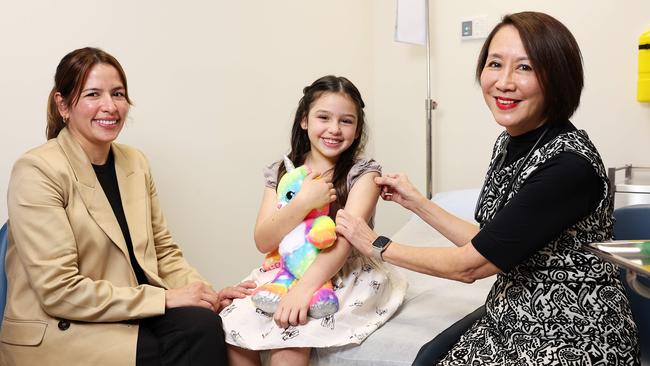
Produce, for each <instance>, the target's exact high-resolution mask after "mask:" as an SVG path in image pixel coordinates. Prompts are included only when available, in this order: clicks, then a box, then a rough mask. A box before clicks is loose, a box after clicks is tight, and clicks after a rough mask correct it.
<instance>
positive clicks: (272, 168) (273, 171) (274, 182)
mask: <svg viewBox="0 0 650 366" xmlns="http://www.w3.org/2000/svg"><path fill="white" fill-rule="evenodd" d="M278 169H280V162H279V161H276V162H275V163H273V164H271V165H269V166H267V167H265V168H264V186H266V187H269V188H273V189H276V187H277V186H278Z"/></svg>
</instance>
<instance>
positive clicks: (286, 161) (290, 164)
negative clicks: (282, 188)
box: [283, 155, 296, 172]
mask: <svg viewBox="0 0 650 366" xmlns="http://www.w3.org/2000/svg"><path fill="white" fill-rule="evenodd" d="M283 160H284V167H285V168H286V169H287V172H290V171H292V170H294V169H296V167H295V166H293V162H291V159H289V157H288V156H286V155H285V156H284V159H283Z"/></svg>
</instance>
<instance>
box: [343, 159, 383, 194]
mask: <svg viewBox="0 0 650 366" xmlns="http://www.w3.org/2000/svg"><path fill="white" fill-rule="evenodd" d="M370 172H377V173H379V174H380V175H381V165H379V163H378V162H377V161H375V159H364V158H362V159H359V160H357V162H356V163H354V165H353V166H352V168H350V172H349V173H348V182H347V184H348V190H350V189H352V186H353V185H354V183H356V182H357V180H358V179H359V178H361V176H362V175H364V174H366V173H370Z"/></svg>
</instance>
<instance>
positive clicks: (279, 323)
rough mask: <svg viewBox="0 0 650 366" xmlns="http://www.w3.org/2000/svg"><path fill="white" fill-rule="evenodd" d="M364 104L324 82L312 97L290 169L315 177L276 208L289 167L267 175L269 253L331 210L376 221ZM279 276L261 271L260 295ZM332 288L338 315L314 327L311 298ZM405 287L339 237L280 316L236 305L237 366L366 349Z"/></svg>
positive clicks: (335, 82)
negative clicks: (264, 358) (327, 350)
mask: <svg viewBox="0 0 650 366" xmlns="http://www.w3.org/2000/svg"><path fill="white" fill-rule="evenodd" d="M363 108H364V102H363V100H362V99H361V95H360V93H359V90H357V88H356V87H355V86H354V84H352V83H351V82H350V81H349V80H347V79H346V78H344V77H336V76H331V75H330V76H325V77H322V78H320V79H318V80H316V81H315V82H314V83H313V84H311V85H310V86H308V87H306V88H304V89H303V97H302V98H301V99H300V102H299V104H298V108H297V110H296V115H295V119H294V123H293V128H292V131H291V152H290V153H289V156H288V157H289V159H290V160H291V161H292V162H293V163H294V165H295V166H296V167H298V166H300V165H306V166H308V167H309V168H310V170H311V173H310V174H309V175H308V176H307V177H306V178H305V180H304V182H303V184H302V187H301V189H300V191H299V192H298V193H297V194H296V196H295V197H294V198H293V199H292V200H291V201H290V203H289V204H287V205H286V206H284V207H283V208H281V209H279V208H277V203H278V201H277V198H276V189H277V182H278V181H279V180H280V178H281V177H282V176H283V175H284V174H285V173H286V171H287V167H285V164H284V162H283V161H282V160H281V159H280V160H279V161H277V162H275V163H273V164H271V165H270V166H269V167H267V169H266V171H265V173H264V176H265V178H266V188H265V190H264V196H263V198H262V204H261V207H260V211H259V214H258V217H257V222H256V224H255V243H256V245H257V248H258V249H259V250H260V252H262V253H269V252H272V251H274V250H275V249H277V248H278V245H279V243H280V241H281V240H282V238H283V237H284V236H285V235H286V234H287V233H289V232H290V231H291V230H292V229H293V228H295V227H296V226H297V225H298V224H299V223H300V222H301V221H302V220H303V219H304V217H305V216H306V215H307V214H308V213H309V212H310V211H311V210H313V209H315V208H320V207H322V206H324V205H326V204H328V203H329V204H330V211H329V214H330V216H331V217H334V216H335V215H336V211H337V210H338V209H340V208H345V209H346V211H354V212H356V213H357V214H358V215H360V216H362V217H364V218H365V219H366V220H367V221H368V222H369V223H370V224H372V221H373V215H374V211H375V205H376V203H377V198H378V195H379V189H378V187H377V185H375V183H374V181H373V179H374V178H375V177H378V176H379V175H380V172H381V167H380V166H379V164H377V162H375V161H374V160H371V159H370V160H368V159H362V158H360V157H359V154H360V153H361V151H362V150H363V147H364V143H365V121H364V116H365V115H364V111H363ZM278 271H280V269H274V270H269V271H264V270H263V269H262V268H257V269H255V270H253V272H252V274H251V275H250V277H249V279H252V280H254V281H255V282H256V283H257V284H258V285H263V284H265V283H268V282H270V281H272V280H273V279H274V278H275V276H276V274H277V273H278ZM330 279H332V283H333V287H334V289H335V293H336V296H337V297H338V300H339V309H338V311H337V312H336V313H334V314H333V315H330V316H327V317H324V318H322V319H313V318H308V316H307V315H308V310H309V302H310V300H311V298H312V295H313V294H314V292H315V291H316V290H318V289H319V288H320V287H321V286H322V285H323V284H324V283H325V282H326V281H328V280H330ZM406 287H407V285H406V281H405V280H404V278H403V277H402V276H400V275H399V274H398V273H397V272H394V271H392V270H390V269H389V268H387V267H385V266H383V265H382V263H380V262H378V261H377V260H375V259H370V258H366V257H364V256H362V255H359V253H358V252H357V251H356V250H354V249H352V248H351V246H350V244H349V243H348V242H347V241H346V240H345V239H344V238H343V237H339V238H338V239H337V240H336V243H335V244H334V246H333V247H331V248H329V249H326V250H323V251H322V252H321V253H320V254H319V255H318V257H316V259H315V261H314V262H313V263H312V264H311V266H310V267H309V269H307V271H306V272H305V273H304V275H303V277H302V278H300V280H299V281H298V282H297V284H296V285H294V286H293V287H291V289H290V290H289V292H287V293H286V294H285V295H284V296H283V297H282V299H281V300H280V303H279V305H278V307H277V310H276V311H275V313H274V314H273V315H272V316H270V315H269V314H267V313H265V312H263V311H259V310H258V309H257V308H256V306H255V305H254V304H253V303H252V301H251V298H250V297H247V298H244V299H239V300H235V301H234V302H233V303H232V304H231V305H230V306H228V307H227V308H225V309H224V310H223V311H222V312H221V316H222V318H223V324H224V330H225V334H226V340H227V342H228V344H229V358H230V363H231V365H259V364H260V357H259V352H258V351H260V350H270V356H269V361H270V364H271V365H307V364H308V361H309V354H310V350H311V348H312V347H318V348H320V347H334V346H343V345H346V344H359V343H361V342H362V341H363V340H364V339H365V338H366V337H367V336H368V335H370V334H371V333H372V332H373V331H375V330H376V329H377V328H378V327H379V326H381V325H382V324H383V323H384V322H385V321H386V320H388V318H390V316H391V315H392V314H393V313H394V312H395V311H396V310H397V308H398V307H399V306H400V304H401V303H402V300H403V299H404V295H405V292H406Z"/></svg>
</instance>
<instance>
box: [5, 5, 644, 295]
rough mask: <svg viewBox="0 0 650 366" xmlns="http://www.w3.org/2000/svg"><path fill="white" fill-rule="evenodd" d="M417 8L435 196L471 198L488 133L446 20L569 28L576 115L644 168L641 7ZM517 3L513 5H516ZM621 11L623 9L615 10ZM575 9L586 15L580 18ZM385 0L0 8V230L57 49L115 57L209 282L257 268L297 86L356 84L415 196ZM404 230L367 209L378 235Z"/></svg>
mask: <svg viewBox="0 0 650 366" xmlns="http://www.w3.org/2000/svg"><path fill="white" fill-rule="evenodd" d="M455 3H456V2H452V1H447V0H431V25H432V40H431V44H432V72H433V75H432V81H433V84H432V85H433V92H432V95H433V98H434V99H435V100H437V101H438V102H439V109H438V110H437V111H436V112H435V115H434V134H435V136H434V141H435V145H434V164H435V167H434V172H435V174H436V181H435V183H434V189H436V190H451V189H460V188H468V187H477V186H478V185H479V184H480V183H481V181H482V178H483V174H484V171H485V167H486V164H487V161H488V159H489V153H490V151H491V147H492V143H493V140H494V137H495V136H496V135H497V134H498V133H499V131H500V129H499V128H498V126H496V125H495V124H494V123H493V122H492V119H491V117H490V115H489V112H488V110H487V108H486V107H485V106H484V104H483V101H482V97H481V95H480V92H479V89H478V86H477V85H475V83H474V81H473V69H474V62H475V59H476V55H477V53H478V50H479V48H480V46H481V41H469V42H461V41H460V39H459V38H460V37H459V35H458V33H459V28H460V25H459V23H460V18H461V17H464V16H472V15H480V14H485V15H487V16H488V17H489V19H491V21H493V22H496V20H497V19H498V17H499V16H500V15H501V14H503V13H507V12H513V11H518V10H523V9H524V7H525V8H526V9H533V10H542V11H547V12H549V13H550V14H552V15H554V16H556V17H558V18H559V19H560V20H562V21H563V22H565V24H566V25H567V26H568V27H569V28H570V29H571V30H572V31H573V32H574V34H575V35H576V38H577V39H578V42H579V43H580V45H581V47H582V50H583V54H584V58H585V67H586V88H585V92H584V96H583V100H582V105H581V107H580V110H579V111H578V113H577V114H576V116H575V118H574V121H575V123H576V124H577V125H578V126H579V127H581V128H585V129H587V130H588V132H589V134H590V136H591V137H592V138H593V140H594V141H595V143H596V145H597V146H598V147H599V149H600V150H601V152H602V154H603V156H604V160H605V162H606V164H607V165H613V164H617V165H618V164H623V163H626V162H634V163H646V164H649V165H650V143H649V142H650V141H649V140H650V138H649V136H650V107H649V106H648V105H641V104H639V103H637V102H636V101H635V100H634V93H635V82H636V79H635V75H636V45H637V38H638V35H639V34H640V33H641V32H642V30H643V29H645V28H647V27H650V18H647V16H646V17H645V18H644V15H643V14H650V3H649V2H647V1H645V0H628V1H625V2H617V1H613V0H612V1H607V0H597V1H592V2H591V4H592V5H590V9H589V11H585V9H583V8H581V7H580V6H579V5H580V4H584V2H579V1H574V2H568V1H557V0H547V1H525V2H522V1H515V0H505V1H493V0H489V1H471V2H464V3H460V4H461V5H456V4H455ZM522 4H524V5H522ZM623 4H624V5H625V6H623ZM587 13H588V14H589V16H587V15H586V14H587ZM394 18H395V1H394V0H391V1H389V0H379V1H378V0H357V1H349V0H329V1H327V2H323V1H313V0H308V1H305V0H286V1H273V2H270V1H261V0H257V1H196V2H184V3H181V2H172V1H153V0H142V1H126V0H115V1H111V2H94V1H79V0H71V1H65V2H55V1H51V0H47V1H46V0H42V1H25V2H11V3H6V4H3V5H2V6H1V7H0V34H2V44H3V50H2V54H3V57H2V58H0V69H1V70H3V71H2V72H1V73H0V86H1V87H0V101H1V102H0V103H1V106H2V107H3V108H2V111H3V112H4V115H3V120H4V124H5V125H4V126H5V128H4V129H3V131H4V139H3V142H2V144H0V153H1V154H2V156H3V158H2V159H0V220H5V219H6V217H7V216H6V209H5V207H6V200H5V192H6V185H7V181H8V176H9V172H10V169H11V165H12V164H13V161H15V159H16V158H17V157H18V156H19V154H21V153H22V152H23V151H25V150H27V149H28V148H30V147H32V146H35V145H37V144H40V143H42V142H43V141H44V126H45V119H44V115H45V98H46V96H47V93H48V92H49V89H50V88H51V85H52V81H51V80H52V77H53V74H54V69H55V67H56V64H57V62H58V61H59V60H60V58H61V57H62V56H63V55H64V54H65V53H66V52H67V51H69V50H72V49H74V48H77V47H82V46H85V45H92V46H99V47H102V48H104V49H105V50H107V51H109V52H111V53H112V54H114V55H115V56H116V57H117V58H118V59H119V60H120V61H121V63H122V65H123V66H124V68H125V70H126V72H127V75H128V77H129V88H130V93H131V96H132V97H133V99H134V101H135V107H134V108H133V109H132V112H131V115H130V118H129V119H130V121H129V123H128V125H127V127H126V128H125V130H124V131H123V133H122V136H121V137H120V141H121V142H124V143H128V144H131V145H134V146H137V147H138V148H140V149H141V150H142V151H144V152H145V154H146V155H147V156H148V157H149V159H150V160H151V163H152V166H153V173H154V176H155V178H156V180H157V183H158V187H159V190H160V194H161V197H162V203H163V207H164V209H165V212H166V215H167V217H168V220H169V222H170V226H171V228H172V231H173V234H174V236H175V237H176V239H177V240H178V241H179V242H180V243H181V245H182V247H183V248H184V250H185V252H186V254H187V256H188V257H189V259H190V261H191V262H192V263H193V264H195V265H196V266H197V267H198V268H199V269H200V270H201V272H203V273H204V274H205V275H206V276H207V277H208V278H210V279H211V280H212V281H213V282H214V283H215V285H217V286H222V285H225V284H228V283H232V282H235V281H237V280H238V279H239V278H241V277H242V276H244V275H245V274H246V273H247V272H248V271H249V270H250V269H251V268H252V267H253V266H254V265H256V264H257V263H259V260H260V259H261V256H260V255H259V254H258V253H257V252H256V251H255V249H254V245H253V242H252V227H253V223H254V220H255V215H256V213H257V208H258V204H259V199H260V197H261V192H262V177H261V171H262V167H263V166H264V165H265V164H267V163H269V162H270V161H272V160H274V159H277V158H278V157H279V156H280V155H281V154H282V153H283V152H284V151H286V150H287V149H288V139H289V128H290V120H291V118H292V113H293V111H294V109H295V107H296V103H297V101H298V98H299V97H300V95H301V88H302V87H303V86H305V85H307V84H308V83H310V82H311V81H313V80H314V79H315V78H317V77H319V76H321V75H324V74H328V73H334V74H340V75H345V76H348V77H349V78H350V79H352V80H353V81H354V82H355V83H356V84H357V86H358V87H359V88H360V89H361V92H362V94H363V95H364V98H365V100H366V103H367V105H368V107H367V114H368V119H369V122H370V128H371V134H370V137H371V143H370V146H369V149H368V151H369V155H372V156H375V157H376V158H377V159H378V160H379V161H380V162H381V163H382V164H383V165H384V167H385V171H403V172H406V173H407V174H409V176H411V178H412V180H413V181H414V182H415V183H416V184H417V185H418V187H420V188H421V189H424V187H425V160H424V153H425V124H424V119H425V114H424V113H425V112H424V99H425V97H426V63H425V48H424V47H418V46H413V45H407V44H401V43H395V42H393V27H394ZM407 218H408V214H407V213H406V212H405V211H403V210H401V209H399V208H397V207H395V205H394V204H387V203H383V202H382V203H380V204H379V207H378V217H377V228H378V230H379V231H381V232H383V233H388V234H390V233H392V232H394V231H395V230H396V229H397V228H399V227H400V226H401V225H402V224H403V223H404V222H405V221H406V219H407Z"/></svg>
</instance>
